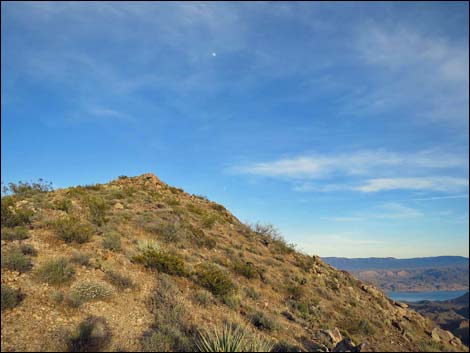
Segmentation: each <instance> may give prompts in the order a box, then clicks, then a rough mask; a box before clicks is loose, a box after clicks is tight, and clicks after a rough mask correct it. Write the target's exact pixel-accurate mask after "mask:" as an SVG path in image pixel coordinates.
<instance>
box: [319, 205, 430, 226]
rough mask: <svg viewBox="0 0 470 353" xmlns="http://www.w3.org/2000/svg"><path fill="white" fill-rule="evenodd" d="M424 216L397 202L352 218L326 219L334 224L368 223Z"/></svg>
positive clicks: (416, 210)
mask: <svg viewBox="0 0 470 353" xmlns="http://www.w3.org/2000/svg"><path fill="white" fill-rule="evenodd" d="M422 216H424V214H423V212H422V211H420V210H418V209H416V208H412V207H408V206H405V205H402V204H400V203H397V202H387V203H383V204H381V205H378V206H377V207H375V208H373V209H372V210H368V211H363V212H356V213H354V214H353V215H351V216H338V217H325V218H324V219H325V220H328V221H332V222H368V221H370V220H390V219H392V220H395V219H412V218H418V217H422Z"/></svg>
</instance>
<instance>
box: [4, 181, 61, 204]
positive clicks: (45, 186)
mask: <svg viewBox="0 0 470 353" xmlns="http://www.w3.org/2000/svg"><path fill="white" fill-rule="evenodd" d="M52 190H53V188H52V183H51V182H48V181H45V180H43V179H38V181H37V182H32V183H28V182H23V181H20V182H18V183H8V186H4V187H3V190H2V191H3V193H4V194H8V195H15V196H17V197H19V198H21V199H24V198H27V197H31V196H34V195H36V194H41V193H46V192H49V191H52Z"/></svg>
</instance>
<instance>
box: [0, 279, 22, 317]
mask: <svg viewBox="0 0 470 353" xmlns="http://www.w3.org/2000/svg"><path fill="white" fill-rule="evenodd" d="M20 301H21V295H20V292H19V291H18V290H15V289H13V288H11V287H9V286H7V285H5V284H2V302H1V306H2V311H3V310H5V309H12V308H14V307H15V306H17V305H18V304H19V302H20Z"/></svg>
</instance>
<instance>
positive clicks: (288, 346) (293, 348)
mask: <svg viewBox="0 0 470 353" xmlns="http://www.w3.org/2000/svg"><path fill="white" fill-rule="evenodd" d="M271 352H303V349H302V348H301V347H299V346H298V345H295V344H292V343H289V342H287V341H284V340H282V341H280V342H277V343H276V344H275V345H274V346H273V348H272V350H271Z"/></svg>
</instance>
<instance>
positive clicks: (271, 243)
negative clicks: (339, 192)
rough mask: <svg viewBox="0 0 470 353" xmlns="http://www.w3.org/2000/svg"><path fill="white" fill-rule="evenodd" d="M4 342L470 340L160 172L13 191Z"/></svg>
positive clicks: (128, 344) (86, 347)
mask: <svg viewBox="0 0 470 353" xmlns="http://www.w3.org/2000/svg"><path fill="white" fill-rule="evenodd" d="M1 207H2V212H1V223H2V229H1V234H2V247H1V251H2V291H1V292H2V319H1V323H2V333H1V343H2V351H20V350H21V351H35V350H37V351H46V350H47V351H93V350H98V351H99V350H104V351H290V352H301V351H322V352H328V351H336V352H341V351H344V352H345V351H468V349H467V348H466V347H465V346H463V345H462V344H461V342H460V340H459V339H458V338H456V337H454V336H453V335H452V334H451V333H449V332H448V331H444V330H440V329H436V328H435V327H434V326H433V324H432V323H431V321H429V320H428V319H425V318H424V317H422V316H421V315H420V314H417V313H416V312H414V311H412V310H410V309H408V308H407V305H406V304H402V303H396V302H394V301H392V300H390V299H388V298H387V297H386V296H385V295H384V294H383V293H382V292H381V291H380V290H378V289H376V288H374V287H372V286H368V285H365V284H363V283H362V282H361V281H359V280H358V279H356V278H355V277H353V276H352V275H350V274H349V273H347V272H345V271H339V270H337V269H335V268H333V267H331V266H330V265H327V264H326V263H324V262H323V261H322V260H321V259H320V258H319V257H317V256H308V255H306V254H303V253H301V252H299V251H297V250H296V249H295V247H294V246H293V245H291V244H288V243H287V242H286V241H285V240H284V239H283V238H282V236H281V235H280V234H279V232H278V231H277V230H276V229H275V228H274V227H273V226H271V225H262V224H256V225H246V224H243V223H242V222H240V221H239V220H238V219H237V218H236V217H235V216H234V215H233V214H231V213H230V212H229V211H228V210H226V209H225V207H223V206H222V205H219V204H217V203H214V202H211V201H209V200H208V199H207V198H205V197H203V196H197V195H191V194H188V193H186V192H184V191H183V190H182V189H179V188H175V187H171V186H169V185H167V184H165V183H164V182H162V181H161V180H160V179H158V178H157V177H156V176H155V175H153V174H144V175H141V176H137V177H126V176H121V177H119V178H118V179H116V180H113V181H111V182H109V183H107V184H96V185H87V186H77V187H70V188H64V189H57V190H52V189H51V188H50V187H49V186H48V185H47V184H43V183H34V184H28V183H19V184H10V186H9V188H8V192H7V194H6V195H5V196H3V197H2V203H1Z"/></svg>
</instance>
